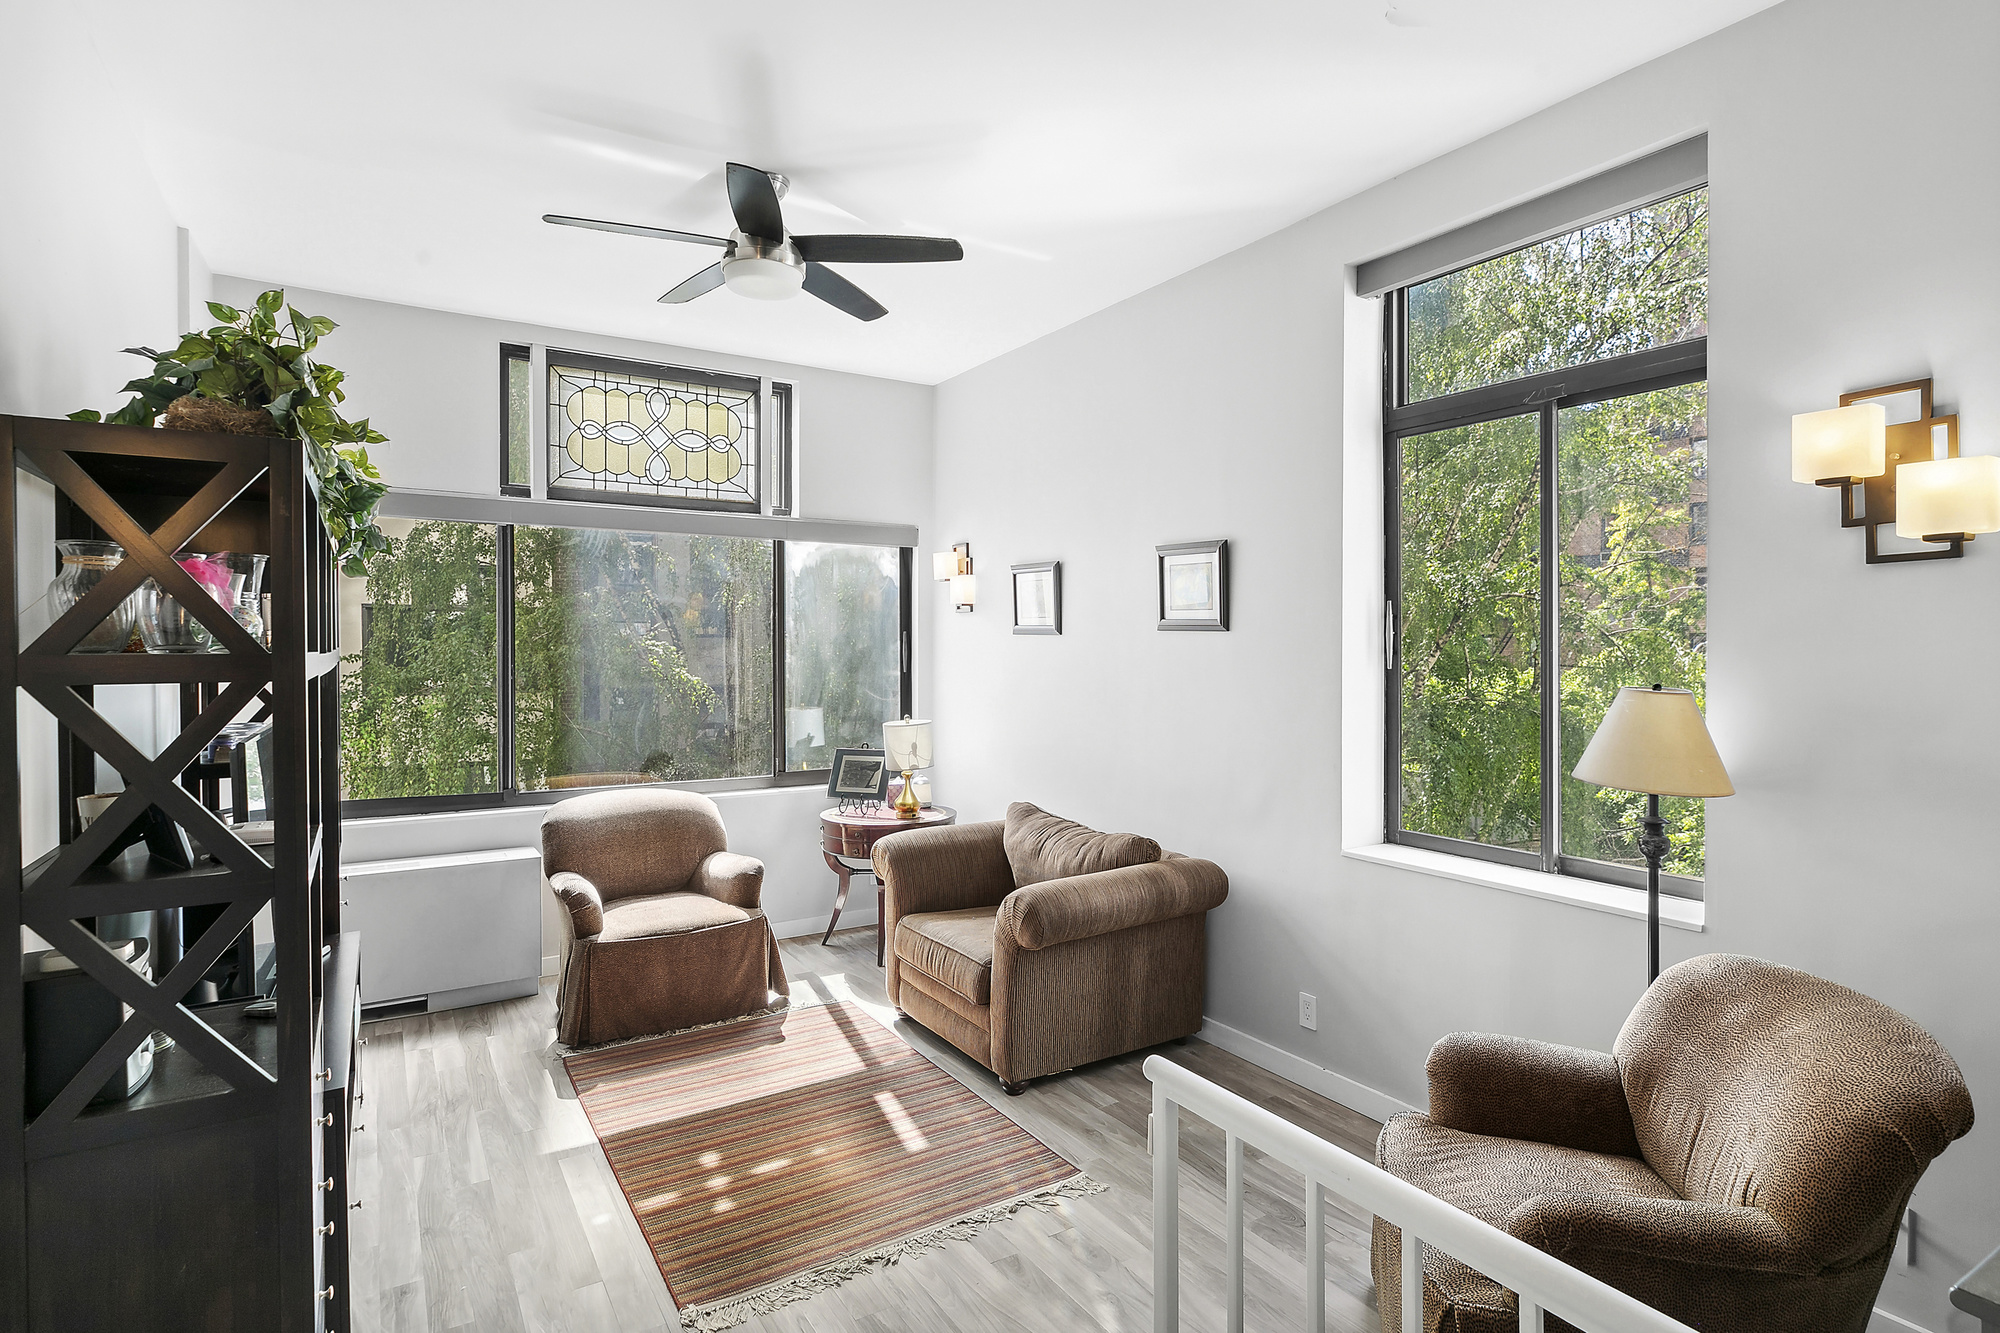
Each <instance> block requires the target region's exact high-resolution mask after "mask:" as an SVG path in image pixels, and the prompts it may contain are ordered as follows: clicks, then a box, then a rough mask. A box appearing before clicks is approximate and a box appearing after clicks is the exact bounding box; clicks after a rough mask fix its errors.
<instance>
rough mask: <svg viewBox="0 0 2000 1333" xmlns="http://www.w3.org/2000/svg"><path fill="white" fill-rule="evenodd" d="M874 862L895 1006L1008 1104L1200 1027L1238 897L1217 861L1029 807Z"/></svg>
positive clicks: (910, 836)
mask: <svg viewBox="0 0 2000 1333" xmlns="http://www.w3.org/2000/svg"><path fill="white" fill-rule="evenodd" d="M1038 837H1039V839H1040V841H1039V842H1038V843H1037V842H1036V839H1037V838H1038ZM1031 844H1032V845H1031ZM1010 849H1011V850H1012V851H1013V852H1014V853H1015V857H1014V861H1015V862H1019V863H1020V864H1021V866H1022V867H1023V872H1022V874H1021V876H1020V877H1019V879H1020V880H1021V881H1027V882H1017V875H1016V867H1015V864H1014V862H1010V859H1009V852H1010ZM874 859H875V873H876V875H877V876H878V877H879V878H880V879H881V881H882V885H883V913H884V916H883V923H882V929H883V931H884V932H885V934H886V936H887V938H888V940H889V950H888V988H889V1000H890V1002H891V1003H892V1004H894V1005H895V1006H896V1007H897V1008H898V1009H899V1010H901V1011H902V1012H903V1013H905V1014H907V1015H909V1016H910V1017H911V1018H914V1019H915V1020H916V1021H917V1022H919V1023H921V1024H923V1025H924V1026H925V1027H927V1028H929V1029H930V1030H931V1031H932V1032H935V1033H937V1034H938V1035H939V1036H941V1037H943V1038H944V1039H945V1040H947V1041H949V1042H950V1043H951V1044H952V1045H954V1046H956V1047H958V1048H959V1049H960V1050H962V1051H964V1052H965V1053H966V1054H967V1055H969V1056H971V1057H972V1058H973V1059H975V1060H977V1061H979V1063H980V1064H982V1065H984V1066H986V1067H987V1068H988V1069H990V1070H992V1071H993V1072H994V1073H995V1074H997V1075H999V1077H1000V1082H1001V1085H1002V1086H1003V1087H1004V1088H1005V1089H1006V1090H1007V1091H1008V1092H1009V1093H1020V1092H1022V1091H1023V1090H1025V1088H1026V1087H1027V1082H1028V1080H1029V1079H1031V1078H1038V1077H1040V1076H1041V1075H1044V1074H1053V1073H1058V1072H1060V1071H1062V1070H1065V1069H1071V1068H1074V1067H1075V1066H1077V1065H1081V1064H1087V1063H1089V1062H1090V1061H1093V1060H1103V1059H1107V1058H1109V1057H1111V1056H1114V1055H1122V1054H1124V1053H1125V1052H1126V1051H1135V1050H1138V1049H1140V1048H1141V1047H1145V1046H1153V1045H1157V1044H1159V1043H1160V1042H1163V1041H1170V1040H1172V1039H1174V1038H1176V1037H1185V1036H1189V1035H1190V1034H1192V1033H1194V1032H1196V1031H1197V1030H1199V1029H1200V1027H1201V1010H1202V997H1203V993H1204V986H1205V984H1206V973H1207V944H1208V927H1207V913H1208V911H1209V910H1210V909H1211V908H1214V907H1218V906H1220V905H1221V904H1222V901H1223V899H1224V898H1226V897H1227V896H1228V893H1229V880H1228V877H1227V876H1225V875H1224V874H1223V873H1222V871H1221V869H1220V868H1219V867H1217V866H1216V865H1215V864H1214V863H1212V862H1209V861H1200V860H1196V859H1194V858H1191V857H1186V856H1179V855H1176V854H1174V853H1171V852H1169V853H1165V854H1162V853H1161V852H1160V850H1159V846H1158V844H1156V843H1154V842H1152V841H1151V840H1150V839H1142V838H1133V837H1131V836H1130V835H1106V834H1097V833H1093V832H1092V831H1091V830H1088V829H1084V828H1083V827H1082V826H1081V825H1077V824H1071V823H1070V822H1069V821H1067V820H1059V819H1056V818H1055V817H1054V816H1051V815H1046V814H1043V813H1042V812H1041V811H1039V810H1036V809H1035V808H1034V807H1033V806H1031V805H1027V804H1025V803H1017V804H1016V805H1014V806H1013V807H1011V808H1010V809H1009V810H1008V812H1007V820H1006V821H1005V822H1004V823H1003V822H999V821H995V822H993V823H987V824H960V825H955V826H948V827H944V828H936V829H913V830H911V831H910V832H908V833H896V834H892V835H890V836H889V837H886V838H884V839H882V840H881V841H880V842H878V843H876V844H875V856H874ZM1030 867H1032V868H1030ZM1099 867H1108V868H1099ZM1044 876H1046V877H1044Z"/></svg>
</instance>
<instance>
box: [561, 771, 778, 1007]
mask: <svg viewBox="0 0 2000 1333" xmlns="http://www.w3.org/2000/svg"><path fill="white" fill-rule="evenodd" d="M728 845H729V839H728V835H727V834H726V833H725V832H724V831H723V828H722V816H721V814H720V813H719V812H718V811H717V810H716V808H715V802H714V801H711V800H709V799H708V798H707V797H706V796H700V795H697V794H695V793H693V792H685V791H669V790H663V789H653V790H638V791H607V792H595V793H593V794H591V795H589V796H574V797H571V798H570V799H569V800H566V801H563V802H561V803H559V804H558V805H556V806H555V807H554V808H553V809H551V810H550V811H549V814H548V818H547V819H545V820H543V821H542V873H543V875H545V876H546V877H547V879H548V885H549V889H550V891H551V892H553V893H554V894H555V896H556V900H557V902H558V903H560V904H561V905H562V907H563V908H564V911H563V912H562V914H561V917H562V926H563V964H562V989H561V990H560V991H559V992H558V994H557V998H556V1037H557V1040H559V1041H561V1042H562V1043H563V1044H564V1045H566V1046H596V1045H599V1044H601V1043H604V1042H608V1041H619V1040H622V1039H623V1038H626V1037H641V1036H650V1035H652V1034H653V1033H657V1032H674V1031H678V1030H679V1029H681V1028H689V1027H696V1026H699V1025H700V1024H703V1023H715V1022H720V1021H721V1020H723V1019H725V1018H734V1017H737V1016H738V1015H740V1014H747V1013H753V1012H755V1011H757V1010H759V1009H764V1008H768V1007H769V1005H770V1003H771V992H772V991H776V992H777V993H778V994H779V995H785V994H788V993H789V989H790V988H789V987H788V985H787V984H786V981H785V969H784V964H783V963H782V962H780V961H779V958H778V941H777V938H776V937H775V936H774V935H773V934H772V931H771V925H770V923H769V922H768V921H766V920H765V919H764V913H763V910H762V909H761V907H760V906H759V903H760V901H761V898H762V894H763V889H764V863H763V862H762V861H759V860H757V859H756V858H754V857H749V856H738V855H736V854H735V853H733V852H731V851H729V850H728Z"/></svg>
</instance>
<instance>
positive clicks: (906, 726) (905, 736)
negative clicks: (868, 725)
mask: <svg viewBox="0 0 2000 1333" xmlns="http://www.w3.org/2000/svg"><path fill="white" fill-rule="evenodd" d="M882 749H883V751H884V752H885V753H886V754H887V755H888V756H889V767H891V768H893V769H898V770H900V771H902V772H904V773H908V772H910V771H911V770H913V769H919V768H929V767H930V766H931V724H930V723H929V722H927V721H925V720H923V719H921V718H918V719H914V720H913V719H911V718H907V717H906V718H904V719H903V720H902V721H901V722H884V723H883V724H882Z"/></svg>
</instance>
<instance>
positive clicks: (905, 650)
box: [896, 546, 917, 717]
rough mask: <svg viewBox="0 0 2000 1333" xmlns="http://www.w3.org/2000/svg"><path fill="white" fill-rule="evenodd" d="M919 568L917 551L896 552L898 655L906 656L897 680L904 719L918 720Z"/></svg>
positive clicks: (903, 550)
mask: <svg viewBox="0 0 2000 1333" xmlns="http://www.w3.org/2000/svg"><path fill="white" fill-rule="evenodd" d="M916 565H917V552H916V549H915V548H914V547H909V546H905V547H901V548H900V549H898V551H897V552H896V651H897V652H898V653H900V654H901V655H902V671H901V673H900V675H899V677H898V680H897V689H898V692H899V693H900V694H901V695H902V704H903V707H902V715H903V716H904V717H914V716H916V706H917V685H916V681H917V645H916V630H915V628H914V627H913V626H912V624H911V623H910V622H911V621H912V620H913V619H914V617H913V616H912V614H911V612H912V610H913V608H914V607H915V605H916V589H915V588H914V587H912V586H911V584H912V582H913V580H914V577H915V573H916Z"/></svg>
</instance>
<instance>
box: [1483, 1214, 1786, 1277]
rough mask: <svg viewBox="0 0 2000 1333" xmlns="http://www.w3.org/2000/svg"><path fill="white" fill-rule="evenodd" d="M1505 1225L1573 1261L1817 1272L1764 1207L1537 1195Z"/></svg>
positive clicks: (1593, 1267)
mask: <svg viewBox="0 0 2000 1333" xmlns="http://www.w3.org/2000/svg"><path fill="white" fill-rule="evenodd" d="M1506 1230H1507V1231H1509V1232H1511V1233H1512V1234H1514V1235H1516V1236H1519V1237H1520V1238H1521V1239H1522V1240H1525V1241H1527V1242H1528V1243H1529V1244H1530V1245H1533V1246H1535V1247H1536V1248H1537V1249H1541V1250H1546V1251H1548V1252H1549V1253H1550V1254H1553V1255H1555V1256H1556V1257H1557V1258H1559V1259H1563V1260H1564V1261H1565V1262H1569V1263H1573V1264H1575V1263H1576V1261H1577V1259H1578V1258H1579V1257H1580V1256H1582V1255H1585V1254H1589V1255H1593V1256H1603V1257H1607V1258H1608V1257H1612V1256H1619V1257H1624V1258H1629V1259H1636V1260H1641V1261H1644V1262H1646V1263H1648V1264H1650V1263H1652V1262H1655V1261H1659V1260H1674V1261H1677V1262H1679V1263H1683V1264H1700V1265H1705V1266H1708V1267H1713V1268H1732V1269H1737V1270H1741V1271H1744V1272H1756V1273H1798V1274H1809V1275H1814V1276H1817V1275H1818V1274H1819V1273H1820V1272H1821V1271H1822V1268H1821V1265H1820V1264H1819V1262H1818V1261H1817V1260H1814V1259H1812V1258H1810V1257H1808V1256H1807V1255H1805V1254H1804V1253H1803V1252H1801V1250H1800V1249H1799V1246H1798V1244H1797V1242H1795V1241H1794V1240H1793V1239H1792V1238H1791V1236H1789V1235H1788V1234H1786V1232H1785V1229H1784V1228H1783V1227H1781V1226H1779V1225H1778V1223H1777V1222H1776V1220H1774V1219H1773V1218H1772V1216H1771V1215H1770V1214H1769V1213H1767V1212H1765V1211H1764V1210H1763V1209H1761V1208H1739V1207H1735V1206H1733V1205H1730V1204H1720V1203H1703V1202H1701V1201H1700V1200H1698V1199H1648V1198H1644V1197H1635V1196H1632V1195H1614V1194H1577V1193H1555V1194H1537V1195H1535V1196H1534V1197H1533V1198H1530V1199H1527V1200H1524V1201H1523V1202H1522V1203H1521V1205H1520V1206H1519V1207H1517V1208H1515V1209H1514V1212H1513V1214H1512V1216H1510V1217H1509V1218H1508V1219H1507V1226H1506ZM1577 1266H1578V1267H1584V1268H1585V1269H1586V1271H1590V1272H1601V1271H1602V1270H1603V1268H1604V1267H1605V1265H1604V1264H1602V1263H1593V1264H1589V1265H1583V1264H1577ZM1613 1285H1614V1286H1615V1285H1618V1284H1616V1283H1613Z"/></svg>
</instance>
